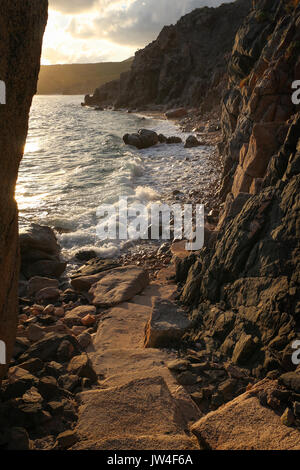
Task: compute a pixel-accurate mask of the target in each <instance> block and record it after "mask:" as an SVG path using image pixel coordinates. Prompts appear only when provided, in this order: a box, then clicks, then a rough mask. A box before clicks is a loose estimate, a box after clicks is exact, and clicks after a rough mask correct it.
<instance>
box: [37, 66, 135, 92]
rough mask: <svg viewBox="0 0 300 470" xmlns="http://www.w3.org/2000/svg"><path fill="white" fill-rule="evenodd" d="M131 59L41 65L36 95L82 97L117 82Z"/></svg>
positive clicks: (127, 68)
mask: <svg viewBox="0 0 300 470" xmlns="http://www.w3.org/2000/svg"><path fill="white" fill-rule="evenodd" d="M132 60H133V59H132V58H130V59H127V60H124V61H123V62H103V63H98V64H61V65H42V66H41V70H40V75H39V81H38V89H37V93H38V95H84V94H85V93H87V92H90V93H91V92H92V91H93V90H94V89H95V88H96V87H97V86H99V85H100V86H101V85H104V84H105V83H107V82H110V81H111V80H117V79H118V78H119V77H120V74H121V73H123V72H127V71H128V70H129V68H130V66H131V64H132Z"/></svg>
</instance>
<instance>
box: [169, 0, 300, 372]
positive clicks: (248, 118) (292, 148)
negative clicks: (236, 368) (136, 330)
mask: <svg viewBox="0 0 300 470" xmlns="http://www.w3.org/2000/svg"><path fill="white" fill-rule="evenodd" d="M299 46H300V4H299V0H293V1H281V0H258V1H255V2H253V9H252V11H251V12H250V14H249V16H248V17H247V19H246V21H245V22H244V23H243V25H242V26H241V28H240V29H239V31H238V33H237V36H236V39H235V44H234V47H233V52H232V55H231V59H230V63H229V69H228V73H229V86H228V90H227V93H226V96H225V98H224V100H223V111H222V127H223V143H222V145H221V146H220V150H221V153H222V155H223V159H224V175H223V185H222V188H221V193H220V196H221V199H222V200H223V201H225V202H224V204H223V206H221V211H220V218H219V222H218V224H217V225H216V227H215V229H214V230H213V231H211V232H210V237H209V238H207V240H206V247H205V248H204V249H203V250H202V251H201V252H200V253H199V255H198V256H197V258H196V262H194V261H195V259H194V258H193V257H191V258H190V259H189V260H190V264H191V267H190V270H189V272H188V275H187V279H185V280H184V279H183V289H182V294H181V300H182V302H184V303H185V304H188V305H193V306H194V313H193V315H194V320H195V324H196V326H195V328H194V332H193V334H192V335H191V336H190V339H192V340H193V341H196V342H198V343H201V345H202V347H203V348H204V349H206V350H207V351H218V354H220V356H221V357H222V358H223V360H228V359H230V360H231V361H233V362H234V363H236V364H238V365H242V366H244V367H246V368H248V369H249V372H250V373H251V374H253V375H254V376H255V377H258V378H259V377H262V376H265V375H266V374H267V373H268V372H270V371H276V373H278V372H279V371H282V372H283V371H286V370H293V369H295V367H296V365H294V364H293V363H292V360H291V353H292V351H293V350H292V347H291V346H292V343H293V340H294V339H297V338H299V313H300V303H299V280H300V279H299V273H300V244H299V240H300V225H299V221H300V214H299V209H300V196H299V188H300V175H299V170H300V138H299V137H300V112H299V106H296V105H295V104H293V102H292V93H293V90H292V82H293V81H294V80H296V79H299V78H300V60H299V52H300V49H299ZM186 263H188V261H185V264H186ZM185 268H186V266H185ZM178 276H179V277H180V269H179V272H178ZM183 277H185V276H184V271H183Z"/></svg>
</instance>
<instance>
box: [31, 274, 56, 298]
mask: <svg viewBox="0 0 300 470" xmlns="http://www.w3.org/2000/svg"><path fill="white" fill-rule="evenodd" d="M47 287H52V288H54V289H58V287H59V283H58V281H57V280H56V279H49V278H47V277H40V276H35V277H32V278H31V279H29V282H28V295H29V296H34V295H35V294H36V293H37V292H39V291H40V290H42V289H45V288H47Z"/></svg>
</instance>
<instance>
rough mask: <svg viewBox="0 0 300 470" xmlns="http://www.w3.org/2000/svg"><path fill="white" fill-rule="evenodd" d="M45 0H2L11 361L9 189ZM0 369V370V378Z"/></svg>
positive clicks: (0, 115) (11, 314) (3, 247)
mask: <svg viewBox="0 0 300 470" xmlns="http://www.w3.org/2000/svg"><path fill="white" fill-rule="evenodd" d="M47 7H48V2H47V0H21V1H20V0H2V1H1V4H0V50H1V53H0V79H1V80H2V81H4V82H5V83H6V95H7V96H6V105H0V164H1V186H0V201H1V204H0V273H1V285H0V340H1V341H5V343H6V346H7V361H8V360H9V358H10V357H11V353H12V348H13V344H14V340H15V335H16V323H17V296H18V294H17V292H18V272H19V254H18V252H19V248H18V211H17V206H16V202H15V200H14V190H15V184H16V180H17V175H18V167H19V163H20V160H21V158H22V154H23V149H24V144H25V139H26V134H27V126H28V114H29V109H30V105H31V100H32V96H33V95H34V93H35V92H36V84H37V79H38V73H39V67H40V55H41V45H42V37H43V32H44V29H45V25H46V21H47ZM4 371H5V367H3V366H0V378H1V376H2V375H3V373H4Z"/></svg>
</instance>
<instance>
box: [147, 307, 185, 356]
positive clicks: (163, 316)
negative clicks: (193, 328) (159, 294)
mask: <svg viewBox="0 0 300 470" xmlns="http://www.w3.org/2000/svg"><path fill="white" fill-rule="evenodd" d="M190 325H191V322H190V320H189V319H188V318H187V315H186V312H185V311H184V310H182V309H181V308H179V307H178V306H177V305H176V304H175V303H173V302H171V301H168V300H162V299H160V298H155V299H154V300H153V304H152V312H151V317H150V320H149V322H148V323H147V325H146V329H145V341H144V344H145V347H146V348H159V347H164V346H170V345H172V343H176V342H177V341H178V340H179V339H180V338H181V337H182V336H183V334H184V333H185V332H186V330H187V329H188V328H189V327H190Z"/></svg>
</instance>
